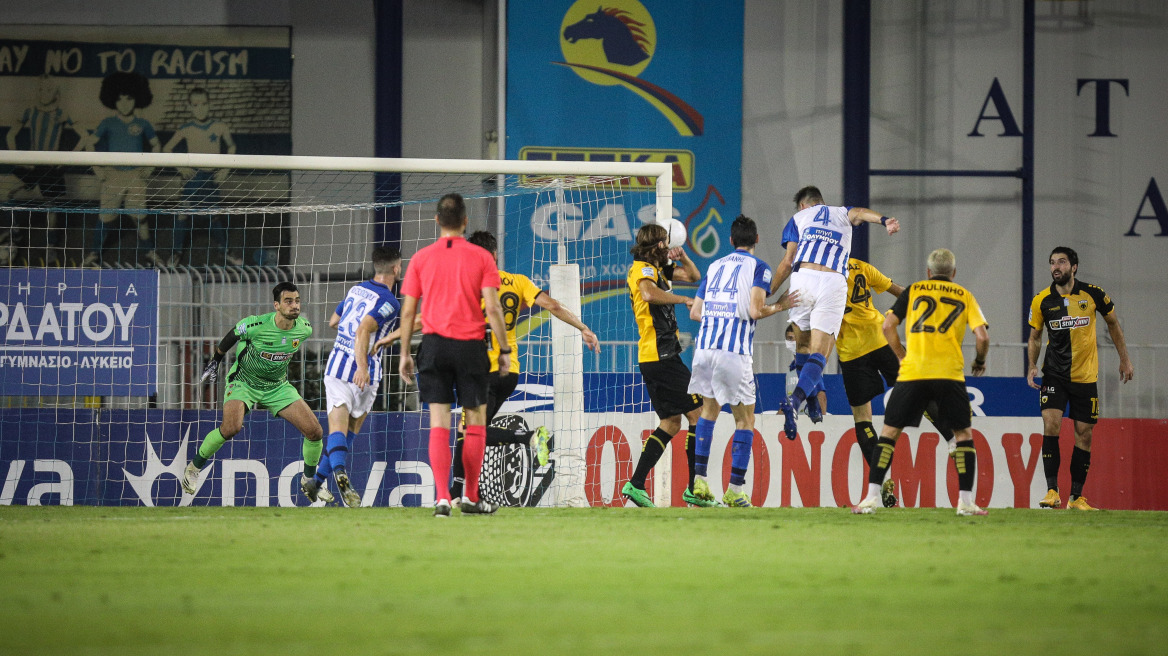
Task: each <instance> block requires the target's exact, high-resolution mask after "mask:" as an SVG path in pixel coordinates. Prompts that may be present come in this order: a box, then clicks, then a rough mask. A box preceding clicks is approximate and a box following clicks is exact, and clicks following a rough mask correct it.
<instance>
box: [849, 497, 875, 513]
mask: <svg viewBox="0 0 1168 656" xmlns="http://www.w3.org/2000/svg"><path fill="white" fill-rule="evenodd" d="M879 507H880V499H878V498H876V497H864V500H863V501H861V502H860V503H858V504H856V505H855V506H853V507H852V514H853V515H871V514H873V513H875V512H876V509H877V508H879Z"/></svg>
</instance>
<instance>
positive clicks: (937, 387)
mask: <svg viewBox="0 0 1168 656" xmlns="http://www.w3.org/2000/svg"><path fill="white" fill-rule="evenodd" d="M931 401H936V402H937V414H935V415H934V414H933V413H932V408H930V407H929V403H930V402H931ZM925 409H929V410H930V412H929V414H930V415H932V419H933V420H934V424H935V423H936V422H941V423H942V424H943V425H945V426H947V427H948V428H949V429H950V430H954V431H959V430H961V429H963V428H969V426H970V417H971V414H972V410H971V408H970V407H969V394H968V393H966V391H965V382H964V381H960V380H902V381H900V382H898V383H897V384H896V386H895V387H893V388H892V396H890V397H888V407H887V408H885V410H884V425H885V426H891V427H893V428H904V427H905V426H913V427H916V426H920V425H921V415H923V414H924V412H925Z"/></svg>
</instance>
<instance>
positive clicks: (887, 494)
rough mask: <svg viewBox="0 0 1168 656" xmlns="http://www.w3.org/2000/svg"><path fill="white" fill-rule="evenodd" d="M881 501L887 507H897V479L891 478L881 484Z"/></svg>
mask: <svg viewBox="0 0 1168 656" xmlns="http://www.w3.org/2000/svg"><path fill="white" fill-rule="evenodd" d="M880 503H882V504H884V507H885V508H895V507H896V481H894V480H892V479H891V478H890V479H888V480H886V481H884V485H881V486H880Z"/></svg>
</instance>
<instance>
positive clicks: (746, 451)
mask: <svg viewBox="0 0 1168 656" xmlns="http://www.w3.org/2000/svg"><path fill="white" fill-rule="evenodd" d="M752 442H754V431H752V430H748V429H745V428H743V429H740V430H736V431H734V446H733V447H732V448H731V452H730V483H731V484H733V485H742V484H743V483H745V482H746V468H747V467H749V466H750V445H751V443H752Z"/></svg>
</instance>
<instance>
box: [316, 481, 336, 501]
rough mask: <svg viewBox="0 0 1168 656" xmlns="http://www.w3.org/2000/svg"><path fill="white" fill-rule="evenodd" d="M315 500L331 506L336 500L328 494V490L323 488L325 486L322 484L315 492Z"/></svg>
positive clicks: (331, 494)
mask: <svg viewBox="0 0 1168 656" xmlns="http://www.w3.org/2000/svg"><path fill="white" fill-rule="evenodd" d="M316 500H317V501H323V502H325V503H326V504H331V503H334V502H335V501H336V500H337V498H336V497H334V496H333V493H332V492H329V489H328V488H327V487H325V484H323V483H322V484H321V485H320V486H319V487H318V488H317V490H316Z"/></svg>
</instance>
